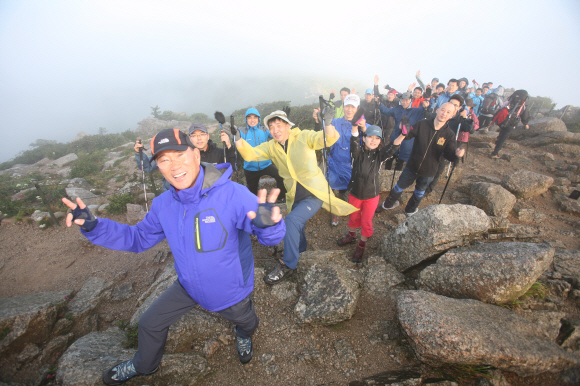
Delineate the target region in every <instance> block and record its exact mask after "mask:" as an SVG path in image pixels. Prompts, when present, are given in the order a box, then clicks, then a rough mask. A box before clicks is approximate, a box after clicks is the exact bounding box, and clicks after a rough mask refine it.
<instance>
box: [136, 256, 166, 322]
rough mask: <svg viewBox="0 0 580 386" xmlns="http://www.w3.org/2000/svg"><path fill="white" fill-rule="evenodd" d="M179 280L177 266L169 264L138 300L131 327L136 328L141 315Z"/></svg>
mask: <svg viewBox="0 0 580 386" xmlns="http://www.w3.org/2000/svg"><path fill="white" fill-rule="evenodd" d="M176 279H177V272H175V266H174V264H173V263H169V264H167V266H165V269H164V270H163V272H161V274H160V275H159V277H158V278H157V280H155V282H154V283H153V284H151V286H149V288H148V289H147V290H146V291H145V292H143V294H142V295H141V297H140V298H139V299H138V300H137V307H139V308H137V311H135V313H134V314H133V317H132V318H131V325H132V326H134V325H135V324H137V323H138V322H139V318H141V315H143V313H144V312H145V311H146V310H147V308H149V306H150V305H151V304H152V303H153V302H154V301H155V300H156V299H157V298H158V297H159V295H161V294H162V293H163V292H164V291H165V290H166V289H167V288H169V286H170V285H172V284H173V283H174V282H175V280H176Z"/></svg>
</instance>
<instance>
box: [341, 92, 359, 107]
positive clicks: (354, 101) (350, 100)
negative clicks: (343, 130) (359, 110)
mask: <svg viewBox="0 0 580 386" xmlns="http://www.w3.org/2000/svg"><path fill="white" fill-rule="evenodd" d="M344 105H345V106H346V105H351V106H354V107H359V106H360V98H359V96H358V95H356V94H348V95H347V96H346V98H344Z"/></svg>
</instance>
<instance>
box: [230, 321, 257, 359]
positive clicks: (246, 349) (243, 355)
mask: <svg viewBox="0 0 580 386" xmlns="http://www.w3.org/2000/svg"><path fill="white" fill-rule="evenodd" d="M234 331H237V327H236V328H235V329H234ZM236 347H237V349H238V358H240V362H242V364H243V365H245V364H246V363H248V362H250V361H251V360H252V355H253V354H254V350H253V348H252V338H251V337H249V338H246V339H244V338H241V337H239V336H238V335H237V333H236Z"/></svg>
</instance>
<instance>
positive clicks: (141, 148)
mask: <svg viewBox="0 0 580 386" xmlns="http://www.w3.org/2000/svg"><path fill="white" fill-rule="evenodd" d="M137 141H138V142H139V144H141V143H142V141H141V138H139V139H137ZM139 161H140V162H141V179H142V180H143V194H144V195H145V209H146V210H147V212H149V205H147V189H146V188H145V169H143V146H141V147H140V148H139Z"/></svg>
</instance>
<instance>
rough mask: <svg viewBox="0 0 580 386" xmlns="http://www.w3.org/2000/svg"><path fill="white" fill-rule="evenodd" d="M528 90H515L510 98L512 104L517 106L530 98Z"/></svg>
mask: <svg viewBox="0 0 580 386" xmlns="http://www.w3.org/2000/svg"><path fill="white" fill-rule="evenodd" d="M528 96H529V95H528V92H527V91H526V90H517V91H515V92H514V93H513V94H512V95H511V96H510V99H509V102H510V105H512V106H516V105H517V104H518V103H520V102H522V101H524V102H525V101H527V100H528Z"/></svg>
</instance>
